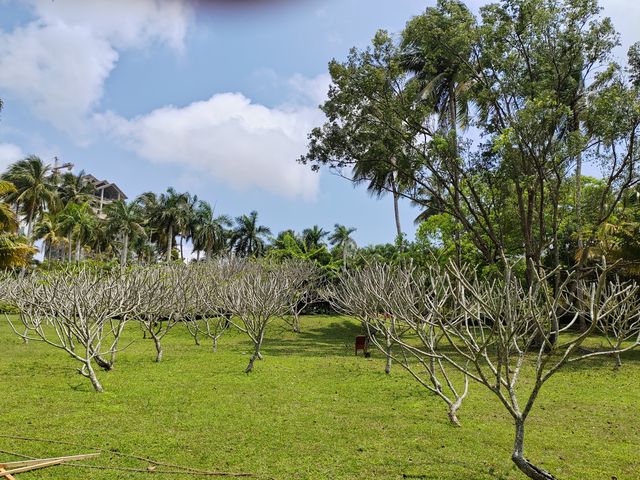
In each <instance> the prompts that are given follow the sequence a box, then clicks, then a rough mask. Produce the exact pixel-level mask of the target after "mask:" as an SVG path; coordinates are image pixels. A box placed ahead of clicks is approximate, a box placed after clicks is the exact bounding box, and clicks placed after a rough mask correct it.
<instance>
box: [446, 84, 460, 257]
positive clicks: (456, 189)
mask: <svg viewBox="0 0 640 480" xmlns="http://www.w3.org/2000/svg"><path fill="white" fill-rule="evenodd" d="M456 103H457V100H456V93H455V89H454V86H453V84H452V85H451V86H450V87H449V116H450V119H449V120H450V122H451V135H452V137H453V138H452V141H453V159H452V162H451V168H452V169H453V172H452V174H453V202H454V209H455V210H456V214H457V215H460V175H459V174H458V162H459V159H458V112H457V110H456V108H457V105H456ZM460 224H461V222H460V220H459V219H456V226H455V231H454V234H453V235H454V243H455V246H456V265H457V266H458V267H460V266H461V263H462V246H461V245H460V226H461V225H460Z"/></svg>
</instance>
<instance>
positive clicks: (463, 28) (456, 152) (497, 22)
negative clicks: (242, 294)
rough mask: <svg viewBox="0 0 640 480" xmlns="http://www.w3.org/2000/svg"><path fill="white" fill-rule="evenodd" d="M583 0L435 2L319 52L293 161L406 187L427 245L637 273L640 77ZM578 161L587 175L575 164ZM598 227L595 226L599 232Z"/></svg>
mask: <svg viewBox="0 0 640 480" xmlns="http://www.w3.org/2000/svg"><path fill="white" fill-rule="evenodd" d="M617 45H618V36H617V34H616V32H615V30H614V28H613V26H612V24H611V21H610V20H609V19H608V18H603V17H602V16H601V14H600V8H599V7H598V4H597V1H596V0H504V1H501V2H495V3H491V4H488V5H486V6H484V7H482V8H481V9H480V13H479V15H478V16H477V17H476V16H475V15H474V14H473V13H472V12H471V10H470V9H469V8H468V7H466V6H465V5H464V3H463V2H460V1H458V0H439V1H438V3H437V5H436V6H434V7H429V8H427V9H426V10H425V12H424V13H423V14H422V15H419V16H416V17H414V18H412V19H410V20H409V22H408V23H407V25H406V27H405V29H404V30H403V31H402V32H400V35H398V36H394V35H392V34H390V33H388V32H386V31H379V32H378V33H377V34H376V36H375V37H374V38H373V40H372V44H371V46H370V47H369V48H366V49H363V50H359V49H356V48H353V49H352V50H351V51H350V52H349V55H348V58H347V60H346V61H344V62H339V61H337V60H334V61H332V62H331V63H330V65H329V73H330V74H331V79H332V83H331V86H330V89H329V95H328V99H327V101H326V102H325V103H324V104H323V105H322V107H321V108H322V110H323V112H324V113H325V114H326V118H327V120H326V122H325V124H324V125H322V126H321V127H318V128H315V129H314V130H313V131H312V132H311V134H310V136H309V140H310V142H309V150H308V153H307V154H306V155H304V156H303V157H302V158H301V159H300V160H301V161H302V162H303V163H309V164H310V165H311V166H312V168H314V169H319V168H321V167H325V166H326V167H329V168H332V169H336V170H339V171H342V172H343V173H342V175H343V176H346V177H351V178H352V180H353V181H354V182H356V183H361V182H367V183H368V186H369V189H370V190H371V191H372V192H373V193H376V194H381V193H384V192H388V193H390V194H391V195H392V196H393V197H394V199H395V198H396V197H397V196H399V195H400V196H403V197H405V198H408V199H410V200H411V201H412V202H413V203H414V204H416V205H417V206H419V207H420V208H421V209H422V213H421V214H420V215H419V216H418V219H417V220H418V221H419V222H426V223H428V226H427V227H425V230H424V233H427V237H426V238H427V239H429V240H431V241H432V245H433V246H435V247H437V248H438V250H439V251H440V253H443V254H445V255H446V256H448V257H449V258H454V259H455V260H456V261H457V262H458V263H461V262H462V261H463V260H472V261H475V263H480V264H482V265H484V266H486V267H488V268H494V266H495V265H496V264H498V265H499V264H501V263H503V262H504V260H505V258H509V257H511V258H519V257H524V258H526V262H525V267H526V275H527V279H528V280H529V281H531V280H532V279H533V277H534V271H535V270H536V269H538V270H539V269H541V268H544V267H562V268H573V267H574V266H576V265H577V266H578V268H579V269H582V268H584V267H585V266H586V264H588V263H589V262H591V261H593V260H594V259H596V258H600V257H601V256H602V255H605V256H607V257H609V260H610V262H609V263H611V260H620V259H622V260H624V262H622V263H621V271H623V272H624V273H626V274H632V273H633V272H635V271H637V265H638V261H639V260H640V258H639V257H638V256H637V249H636V247H635V246H633V247H632V248H626V247H625V248H623V247H622V244H626V243H627V241H626V240H627V238H632V237H634V236H636V234H637V233H638V226H639V225H640V223H639V220H640V218H639V217H638V209H637V202H636V203H635V204H634V203H633V202H629V201H624V200H625V199H629V198H632V197H633V194H632V192H634V191H635V189H636V188H637V185H638V182H639V179H640V177H639V175H638V160H639V155H640V153H639V151H640V150H639V149H638V136H639V135H640V82H638V78H639V75H640V73H639V71H638V66H639V65H640V62H639V61H638V58H639V55H638V51H639V49H640V47H638V46H637V45H636V46H634V47H632V48H631V50H630V51H629V63H628V67H627V68H625V67H622V66H620V63H619V62H617V60H616V59H615V58H614V55H613V51H614V48H615V47H616V46H617ZM587 168H588V169H589V171H590V172H593V171H597V172H598V175H599V177H598V178H589V177H586V176H585V172H586V171H587ZM605 237H607V238H606V239H605Z"/></svg>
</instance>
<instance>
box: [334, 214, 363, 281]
mask: <svg viewBox="0 0 640 480" xmlns="http://www.w3.org/2000/svg"><path fill="white" fill-rule="evenodd" d="M355 231H356V229H355V228H353V227H351V228H349V227H345V226H344V225H340V224H339V223H336V224H335V226H334V230H333V233H332V234H331V235H330V236H329V243H330V244H331V245H332V246H333V247H335V248H340V249H342V268H343V269H344V270H346V269H347V254H348V251H349V250H356V249H357V248H358V244H357V243H356V241H355V240H354V239H353V238H351V234H352V233H353V232H355Z"/></svg>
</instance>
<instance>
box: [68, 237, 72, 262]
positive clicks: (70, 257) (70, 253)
mask: <svg viewBox="0 0 640 480" xmlns="http://www.w3.org/2000/svg"><path fill="white" fill-rule="evenodd" d="M67 239H68V241H69V261H70V262H72V261H73V236H72V235H71V234H69V236H68V238H67Z"/></svg>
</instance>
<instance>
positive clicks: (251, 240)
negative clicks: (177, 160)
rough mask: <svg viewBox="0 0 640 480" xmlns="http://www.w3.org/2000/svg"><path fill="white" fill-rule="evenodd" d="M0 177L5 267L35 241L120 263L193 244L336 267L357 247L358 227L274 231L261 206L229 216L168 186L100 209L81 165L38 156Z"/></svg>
mask: <svg viewBox="0 0 640 480" xmlns="http://www.w3.org/2000/svg"><path fill="white" fill-rule="evenodd" d="M0 178H1V179H2V180H1V181H0V196H1V198H2V203H0V227H1V228H2V230H3V234H2V236H1V237H0V260H1V261H2V262H3V266H4V267H7V268H9V267H16V266H24V265H27V264H28V263H29V262H30V261H31V258H32V257H33V255H34V254H35V253H37V251H38V250H37V249H36V248H35V247H34V244H35V243H36V242H38V241H41V242H42V243H41V249H42V253H43V257H44V260H45V261H47V260H56V261H68V262H77V261H80V260H85V259H92V260H96V261H101V262H109V261H116V260H117V261H118V262H119V263H120V264H121V265H123V266H125V265H127V264H128V263H131V262H135V263H155V262H162V261H174V260H178V259H179V260H183V261H184V260H186V259H187V256H188V255H189V253H190V252H192V254H193V255H194V256H195V259H196V260H204V259H211V258H214V257H217V256H220V255H226V254H229V253H233V254H234V255H236V256H239V257H263V256H268V257H274V258H279V259H299V260H309V261H312V262H314V263H316V264H318V265H320V266H322V267H323V268H325V269H326V270H327V271H328V272H331V271H337V270H339V269H340V268H341V267H342V268H346V265H347V263H348V262H351V261H353V254H354V253H355V252H356V251H357V245H356V243H355V241H354V240H353V238H352V234H353V233H354V231H355V228H348V227H345V226H344V225H339V224H336V225H335V228H334V230H333V231H328V230H324V229H323V228H321V227H319V226H317V225H314V226H312V227H310V228H306V229H304V230H303V231H302V232H300V233H296V232H294V231H293V230H286V231H283V232H280V233H278V234H277V235H275V236H273V235H272V232H271V229H270V228H269V227H267V226H264V225H261V224H260V222H259V219H258V213H257V212H256V211H252V212H250V213H249V214H248V215H240V216H238V217H236V218H235V219H232V218H231V217H230V216H228V215H218V214H216V213H215V212H214V209H213V208H212V206H211V204H210V203H209V202H207V201H204V200H201V199H199V198H198V197H197V196H196V195H192V194H190V193H189V192H178V191H176V190H175V189H173V188H171V187H170V188H168V189H167V191H166V192H163V193H159V194H158V193H155V192H145V193H142V194H141V195H139V196H138V197H137V198H135V199H134V200H133V201H129V202H127V201H125V200H116V201H112V202H110V203H106V204H105V205H104V208H103V209H102V211H101V212H100V210H99V203H100V198H99V197H98V196H97V195H96V194H95V187H94V185H93V183H92V182H91V181H90V180H88V179H87V178H86V177H85V174H84V172H80V173H79V174H78V175H75V174H74V173H72V172H65V173H59V171H58V170H57V169H56V168H55V167H52V166H51V165H49V164H46V163H45V162H43V161H42V160H41V159H40V158H38V157H36V156H29V157H27V158H25V159H23V160H19V161H17V162H15V163H14V164H12V165H10V166H9V167H8V168H7V170H6V171H5V172H4V173H3V174H2V175H1V176H0ZM21 223H22V225H23V227H24V228H22V229H21V228H20V224H21ZM187 243H189V251H187V250H186V244H187ZM5 259H6V260H5Z"/></svg>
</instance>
